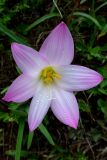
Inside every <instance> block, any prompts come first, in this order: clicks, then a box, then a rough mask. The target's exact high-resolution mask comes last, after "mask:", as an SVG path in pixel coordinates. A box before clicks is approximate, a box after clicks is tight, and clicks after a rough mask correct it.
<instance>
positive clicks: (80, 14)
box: [73, 12, 102, 30]
mask: <svg viewBox="0 0 107 160" xmlns="http://www.w3.org/2000/svg"><path fill="white" fill-rule="evenodd" d="M73 15H74V16H82V17H84V18H87V19H89V20H91V21H92V22H93V23H94V24H95V25H96V26H97V27H98V28H99V29H100V30H102V26H101V25H100V23H99V22H98V21H97V19H95V18H94V17H92V16H91V15H89V14H87V13H83V12H74V13H73Z"/></svg>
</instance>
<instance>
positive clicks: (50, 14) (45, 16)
mask: <svg viewBox="0 0 107 160" xmlns="http://www.w3.org/2000/svg"><path fill="white" fill-rule="evenodd" d="M58 16H59V14H58V13H49V14H47V15H44V16H43V17H41V18H39V19H37V20H36V21H34V22H33V23H32V24H31V25H29V26H28V27H27V28H26V29H25V32H28V31H30V30H31V29H32V28H34V27H35V26H37V25H38V24H40V23H42V22H43V21H45V20H47V19H50V18H53V17H58Z"/></svg>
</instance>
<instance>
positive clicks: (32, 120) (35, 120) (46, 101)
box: [28, 84, 51, 131]
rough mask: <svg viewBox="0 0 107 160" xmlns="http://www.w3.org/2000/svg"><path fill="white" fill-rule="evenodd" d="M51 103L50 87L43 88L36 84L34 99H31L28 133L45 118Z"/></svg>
mask: <svg viewBox="0 0 107 160" xmlns="http://www.w3.org/2000/svg"><path fill="white" fill-rule="evenodd" d="M50 103H51V89H50V87H43V85H41V84H38V87H37V90H36V93H35V96H34V98H33V99H32V102H31V105H30V109H29V114H28V124H29V129H30V131H33V130H34V129H36V128H37V127H38V126H39V125H40V124H41V122H42V120H43V118H44V117H45V115H46V113H47V111H48V109H49V107H50Z"/></svg>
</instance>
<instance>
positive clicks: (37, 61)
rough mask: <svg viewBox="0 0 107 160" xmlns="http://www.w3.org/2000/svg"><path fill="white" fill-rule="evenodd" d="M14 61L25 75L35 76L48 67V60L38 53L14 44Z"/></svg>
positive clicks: (12, 46)
mask: <svg viewBox="0 0 107 160" xmlns="http://www.w3.org/2000/svg"><path fill="white" fill-rule="evenodd" d="M11 49H12V53H13V57H14V60H15V62H16V64H17V65H18V67H19V68H20V69H21V70H22V72H24V73H29V74H30V75H31V74H32V75H34V74H35V73H36V72H37V71H39V70H40V69H41V68H43V67H44V66H46V65H47V62H46V59H43V57H42V56H41V55H40V54H38V52H37V51H36V50H34V49H32V48H30V47H28V46H25V45H22V44H18V43H12V45H11Z"/></svg>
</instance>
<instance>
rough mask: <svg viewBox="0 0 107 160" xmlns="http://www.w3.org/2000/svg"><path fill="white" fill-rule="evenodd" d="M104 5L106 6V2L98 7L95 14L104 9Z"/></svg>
mask: <svg viewBox="0 0 107 160" xmlns="http://www.w3.org/2000/svg"><path fill="white" fill-rule="evenodd" d="M105 5H107V2H104V3H103V4H101V5H100V6H98V7H97V8H96V10H95V12H97V11H98V10H100V9H101V8H102V7H104V6H105Z"/></svg>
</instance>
